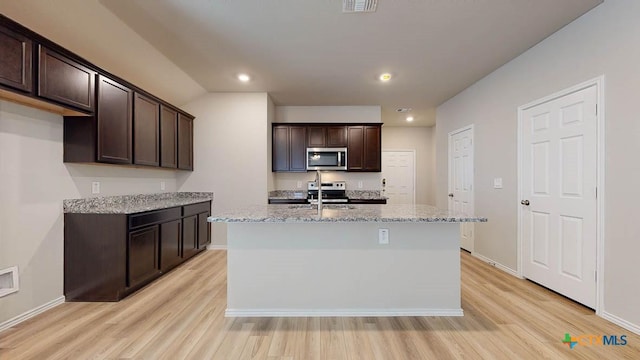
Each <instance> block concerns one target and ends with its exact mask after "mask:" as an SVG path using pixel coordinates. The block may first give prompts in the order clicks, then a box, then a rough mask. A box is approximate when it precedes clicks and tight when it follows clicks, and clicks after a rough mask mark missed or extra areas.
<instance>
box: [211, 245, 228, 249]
mask: <svg viewBox="0 0 640 360" xmlns="http://www.w3.org/2000/svg"><path fill="white" fill-rule="evenodd" d="M207 250H227V245H216V244H210V245H207Z"/></svg>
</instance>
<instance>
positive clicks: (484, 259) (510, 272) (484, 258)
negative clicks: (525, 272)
mask: <svg viewBox="0 0 640 360" xmlns="http://www.w3.org/2000/svg"><path fill="white" fill-rule="evenodd" d="M471 255H472V256H473V257H475V258H478V259H480V260H482V261H484V262H486V263H487V264H489V265H491V266H495V267H496V268H498V269H500V270H502V271H504V272H506V273H507V274H509V275H513V276H515V277H517V278H519V279H524V278H523V277H522V276H520V275H519V274H518V272H517V271H516V270H513V269H512V268H510V267H508V266H505V265H502V264H500V263H498V262H495V261H493V260H491V259H489V258H488V257H486V256H483V255H480V254H478V253H475V252H473V253H471Z"/></svg>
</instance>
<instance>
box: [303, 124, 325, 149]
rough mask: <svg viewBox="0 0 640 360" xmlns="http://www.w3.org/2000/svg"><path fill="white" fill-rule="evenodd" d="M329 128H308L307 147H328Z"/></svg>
mask: <svg viewBox="0 0 640 360" xmlns="http://www.w3.org/2000/svg"><path fill="white" fill-rule="evenodd" d="M326 138H327V128H326V127H324V126H309V127H308V128H307V147H310V148H313V147H326V146H327V141H326Z"/></svg>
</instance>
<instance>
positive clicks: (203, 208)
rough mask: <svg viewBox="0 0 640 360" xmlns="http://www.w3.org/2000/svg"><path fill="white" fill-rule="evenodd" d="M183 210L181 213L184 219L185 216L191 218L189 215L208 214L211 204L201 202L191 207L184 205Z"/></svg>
mask: <svg viewBox="0 0 640 360" xmlns="http://www.w3.org/2000/svg"><path fill="white" fill-rule="evenodd" d="M183 209H184V211H183V213H182V216H185V217H186V216H191V215H195V214H199V213H203V212H209V210H211V204H210V203H209V202H208V201H206V202H201V203H197V204H193V205H185V206H184V207H183Z"/></svg>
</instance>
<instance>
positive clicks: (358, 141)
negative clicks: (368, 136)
mask: <svg viewBox="0 0 640 360" xmlns="http://www.w3.org/2000/svg"><path fill="white" fill-rule="evenodd" d="M347 170H348V171H364V126H349V127H348V128H347Z"/></svg>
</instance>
